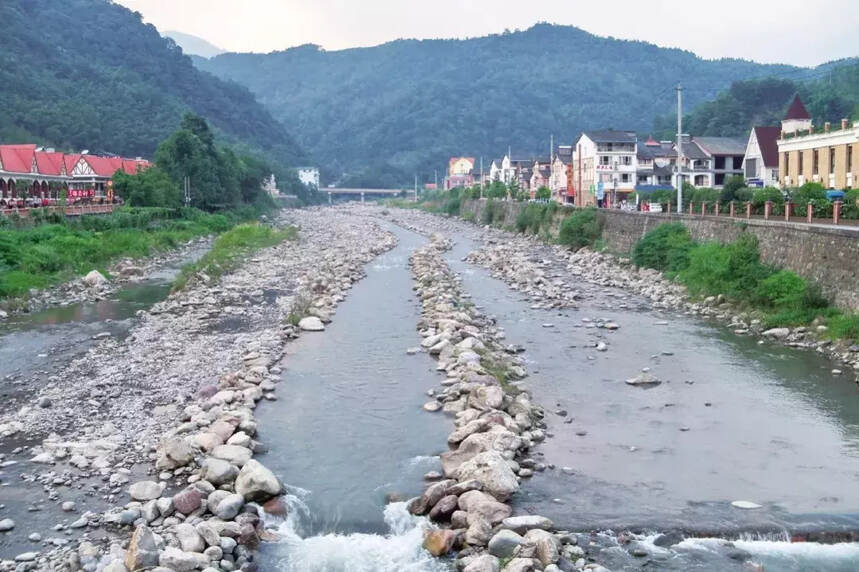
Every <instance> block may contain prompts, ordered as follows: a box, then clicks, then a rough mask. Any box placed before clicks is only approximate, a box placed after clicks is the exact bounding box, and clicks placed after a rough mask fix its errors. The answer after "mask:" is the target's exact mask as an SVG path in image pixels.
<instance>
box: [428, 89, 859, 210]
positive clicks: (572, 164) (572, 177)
mask: <svg viewBox="0 0 859 572" xmlns="http://www.w3.org/2000/svg"><path fill="white" fill-rule="evenodd" d="M551 150H552V151H551V156H550V157H539V158H527V159H525V158H517V157H515V155H514V154H512V153H511V152H510V151H509V150H508V152H507V154H506V155H504V156H503V157H502V158H500V159H493V160H491V161H489V162H485V161H482V160H478V159H477V158H475V157H452V158H451V159H450V162H449V166H448V172H447V176H446V177H445V179H444V183H443V185H444V188H445V189H448V190H450V189H454V188H456V187H472V186H474V185H483V186H485V185H487V184H491V183H495V182H498V183H503V184H504V185H506V186H507V187H508V188H512V189H513V190H514V191H515V192H519V193H525V194H526V195H528V196H530V198H531V199H537V198H543V199H548V198H551V199H553V200H555V201H557V202H559V203H564V204H571V205H575V206H579V207H585V206H601V207H607V208H623V207H626V208H634V207H635V205H636V204H638V203H640V202H641V198H642V197H647V196H648V195H650V194H652V193H654V192H657V191H671V190H673V189H676V188H677V184H678V181H677V178H678V175H679V176H680V177H682V180H683V184H684V185H686V184H688V185H691V186H692V187H694V188H712V189H721V188H722V187H724V185H725V183H726V182H727V181H729V180H731V179H732V178H736V177H740V178H742V180H743V182H744V185H745V186H747V187H775V188H779V189H789V188H793V187H800V186H802V185H804V184H806V183H818V184H820V185H821V186H822V187H823V188H825V189H830V190H832V191H833V192H834V195H833V194H832V193H830V195H831V196H834V197H836V198H838V197H839V193H840V192H843V191H845V190H849V189H853V188H856V187H857V183H859V125H857V122H853V123H852V124H851V123H850V122H849V121H848V120H847V119H843V120H842V121H841V123H840V125H831V124H830V123H828V122H827V123H824V124H823V125H819V126H816V125H813V124H812V120H811V115H810V114H809V112H808V110H807V109H806V108H805V105H804V104H803V102H802V100H801V99H800V97H799V95H797V96H795V97H794V99H793V101H792V102H791V103H790V105H789V107H788V109H787V112H786V114H785V116H784V119H783V120H782V122H781V126H760V127H754V128H753V129H752V130H751V131H750V133H749V136H748V138H747V139H746V140H742V139H738V138H731V137H698V136H692V135H681V136H680V137H679V138H678V140H675V141H657V140H654V139H653V138H652V137H650V138H648V139H647V140H645V141H641V140H640V139H639V137H638V135H637V134H636V132H635V131H623V130H617V129H603V130H595V131H585V132H582V133H581V134H580V135H579V137H578V139H577V140H576V141H575V143H573V144H572V145H554V144H552V145H551ZM678 157H679V158H680V159H679V165H680V169H679V170H678ZM434 187H435V185H434V184H430V185H428V186H427V188H430V189H431V188H434Z"/></svg>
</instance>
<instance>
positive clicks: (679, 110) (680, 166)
mask: <svg viewBox="0 0 859 572" xmlns="http://www.w3.org/2000/svg"><path fill="white" fill-rule="evenodd" d="M669 206H670V205H669ZM677 212H683V86H682V85H680V84H679V83H678V84H677Z"/></svg>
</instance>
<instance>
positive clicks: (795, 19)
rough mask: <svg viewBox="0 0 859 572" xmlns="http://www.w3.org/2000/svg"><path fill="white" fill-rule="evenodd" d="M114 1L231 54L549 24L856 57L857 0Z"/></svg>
mask: <svg viewBox="0 0 859 572" xmlns="http://www.w3.org/2000/svg"><path fill="white" fill-rule="evenodd" d="M117 1H118V2H119V3H120V4H123V5H125V6H127V7H129V8H131V9H132V10H137V11H139V12H140V13H142V14H143V16H144V18H145V20H146V21H147V22H150V23H152V24H154V25H155V26H156V27H157V28H158V29H159V30H161V31H162V32H163V31H166V30H178V31H180V32H185V33H188V34H193V35H195V36H199V37H201V38H203V39H205V40H208V41H209V42H211V43H213V44H215V45H217V46H218V47H220V48H222V49H225V50H228V51H244V52H270V51H274V50H282V49H286V48H289V47H292V46H297V45H301V44H307V43H313V44H319V45H321V46H323V47H324V48H325V49H328V50H338V49H343V48H349V47H355V46H372V45H376V44H381V43H384V42H387V41H389V40H394V39H397V38H454V37H456V38H462V37H475V36H484V35H487V34H491V33H498V32H502V31H503V30H504V29H505V28H508V29H511V30H513V29H525V28H528V27H530V26H531V25H532V24H534V23H536V22H539V21H546V22H552V23H556V24H570V25H575V26H579V27H580V28H584V29H585V30H587V31H589V32H592V33H594V34H598V35H601V36H614V37H617V38H626V39H638V40H645V41H648V42H653V43H655V44H658V45H661V46H668V47H679V48H684V49H688V50H691V51H693V52H695V53H696V54H698V55H699V56H701V57H705V58H719V57H740V58H746V59H752V60H756V61H760V62H783V63H790V64H795V65H806V66H809V65H816V64H819V63H822V62H825V61H829V60H833V59H838V58H843V57H848V56H856V55H859V35H857V32H859V1H857V0H814V1H812V0H707V1H702V0H609V1H603V2H583V1H581V0H430V1H427V0H117ZM815 15H817V16H819V19H814V18H813V16H815Z"/></svg>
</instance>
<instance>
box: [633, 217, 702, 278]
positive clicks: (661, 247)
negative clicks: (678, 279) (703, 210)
mask: <svg viewBox="0 0 859 572" xmlns="http://www.w3.org/2000/svg"><path fill="white" fill-rule="evenodd" d="M693 245H694V243H693V242H692V237H691V236H690V235H689V231H688V230H687V229H686V227H685V226H683V224H681V223H679V222H673V223H669V224H662V225H659V226H657V227H656V228H654V229H653V230H651V231H650V232H648V233H647V234H645V235H644V237H643V238H642V239H641V240H639V241H638V242H637V243H636V245H635V248H634V249H633V251H632V261H633V262H634V263H635V265H636V266H639V267H644V268H654V269H656V270H660V271H663V272H672V273H673V272H678V271H680V270H683V269H684V268H686V267H687V266H688V265H689V251H690V250H692V247H693Z"/></svg>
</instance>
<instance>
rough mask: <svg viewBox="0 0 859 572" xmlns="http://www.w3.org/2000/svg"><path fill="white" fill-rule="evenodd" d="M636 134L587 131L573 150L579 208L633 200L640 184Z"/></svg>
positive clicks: (614, 204)
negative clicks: (636, 184) (637, 169)
mask: <svg viewBox="0 0 859 572" xmlns="http://www.w3.org/2000/svg"><path fill="white" fill-rule="evenodd" d="M637 147H638V138H637V137H636V135H635V133H634V132H630V131H615V130H611V129H606V130H602V131H586V132H584V133H582V134H581V135H580V136H579V139H578V141H576V144H575V146H574V150H573V169H572V171H573V187H574V189H575V193H576V201H575V203H576V205H578V206H591V205H602V206H616V205H618V204H620V203H621V202H622V201H627V200H629V199H630V196H631V195H632V193H633V191H634V190H635V183H636V165H637V160H636V150H637Z"/></svg>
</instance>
